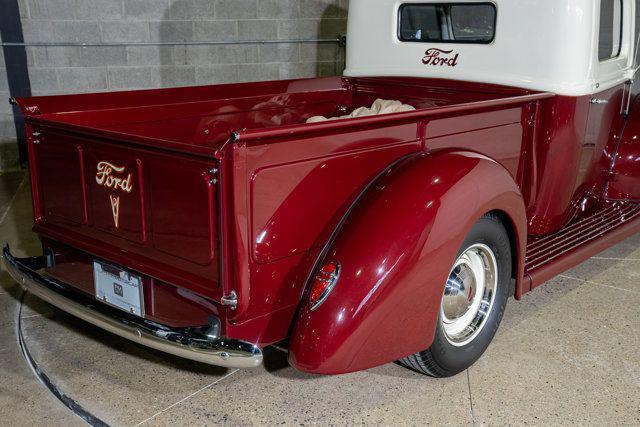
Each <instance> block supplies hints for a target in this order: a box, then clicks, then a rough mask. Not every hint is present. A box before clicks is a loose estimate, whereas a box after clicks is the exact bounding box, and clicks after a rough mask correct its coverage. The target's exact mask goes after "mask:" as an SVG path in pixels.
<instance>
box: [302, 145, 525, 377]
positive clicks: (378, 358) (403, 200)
mask: <svg viewBox="0 0 640 427" xmlns="http://www.w3.org/2000/svg"><path fill="white" fill-rule="evenodd" d="M491 211H500V212H501V213H502V216H503V217H506V218H508V219H509V220H510V221H511V223H512V224H511V225H512V227H511V228H512V230H513V232H514V233H513V234H515V235H516V240H517V242H516V249H517V252H518V254H516V257H517V259H518V268H517V271H518V275H517V277H518V279H519V280H518V283H521V282H522V280H521V279H522V276H523V264H524V263H523V262H522V255H523V254H524V247H525V244H526V215H525V207H524V202H523V200H522V195H521V194H520V191H519V189H518V186H517V185H516V183H515V182H514V180H513V178H512V177H511V175H510V174H509V173H508V172H507V170H506V169H505V168H504V167H502V166H501V165H500V164H498V163H497V162H495V161H494V160H491V159H489V158H487V157H485V156H483V155H480V154H477V153H472V152H466V151H451V150H442V151H437V152H432V153H429V154H422V155H418V156H414V157H410V158H407V159H405V160H404V161H401V162H399V163H398V164H396V165H394V166H393V167H392V168H391V169H389V171H388V172H387V173H385V174H383V175H382V176H381V177H379V178H378V180H377V181H376V183H375V184H374V185H372V186H371V187H369V189H368V190H367V191H366V193H365V194H364V195H363V196H362V197H361V198H360V199H359V202H358V204H357V206H355V207H354V209H353V210H352V211H351V213H350V214H349V215H348V218H346V221H345V222H344V224H343V226H342V228H341V229H340V231H339V232H338V233H337V235H336V238H335V240H334V241H333V244H332V245H331V247H330V249H329V251H328V252H327V253H326V257H325V258H324V259H325V260H326V261H330V260H335V261H338V262H339V263H340V265H341V269H340V277H339V279H338V282H337V284H336V285H335V288H334V289H333V291H332V292H331V294H330V295H329V297H328V298H327V299H326V300H325V301H324V303H322V305H320V306H319V307H318V308H317V309H316V310H314V311H310V310H309V307H308V304H307V302H306V298H305V301H304V302H303V306H302V307H301V310H300V313H299V315H298V319H297V321H296V324H295V326H294V328H293V333H292V335H291V342H290V352H289V360H290V362H291V363H292V364H293V365H294V366H295V367H296V368H298V369H300V370H303V371H307V372H315V373H322V374H337V373H345V372H351V371H357V370H362V369H367V368H370V367H373V366H377V365H380V364H384V363H388V362H391V361H394V360H397V359H400V358H402V357H405V356H407V355H409V354H412V353H415V352H417V351H421V350H424V349H426V348H428V347H429V346H430V345H431V342H432V341H433V336H434V331H435V326H436V322H437V319H438V312H439V307H440V300H441V296H442V293H443V290H444V284H445V282H446V279H447V277H448V275H449V271H450V268H451V266H452V265H453V262H454V259H455V256H456V254H457V252H458V250H459V249H460V246H461V244H462V242H463V241H464V238H465V237H466V235H467V234H468V232H469V230H470V229H471V227H472V226H473V224H474V223H475V222H476V221H477V220H478V219H479V218H480V217H481V216H482V215H484V214H485V213H488V212H491Z"/></svg>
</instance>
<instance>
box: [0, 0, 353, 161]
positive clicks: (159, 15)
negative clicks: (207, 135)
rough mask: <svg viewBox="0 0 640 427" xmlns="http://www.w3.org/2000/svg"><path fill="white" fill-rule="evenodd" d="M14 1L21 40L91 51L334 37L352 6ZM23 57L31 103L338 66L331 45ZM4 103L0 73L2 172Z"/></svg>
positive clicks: (299, 0)
mask: <svg viewBox="0 0 640 427" xmlns="http://www.w3.org/2000/svg"><path fill="white" fill-rule="evenodd" d="M19 3H20V14H21V19H22V26H23V31H24V37H25V42H92V43H102V42H184V41H203V40H206V41H212V40H220V41H236V40H276V39H277V40H289V39H316V38H335V37H337V36H338V35H339V34H344V33H345V32H346V16H347V7H348V0H20V2H19ZM0 55H1V51H0ZM27 56H28V63H29V77H30V79H31V88H32V92H33V94H34V95H49V94H59V93H71V92H76V93H77V92H96V91H106V90H126V89H143V88H156V87H172V86H183V85H197V84H198V85H199V84H215V83H226V82H246V81H257V80H275V79H287V78H298V77H313V76H326V75H337V74H340V73H341V72H342V69H343V68H344V52H343V49H342V48H340V47H338V46H337V45H335V44H299V43H293V44H248V45H224V46H180V45H177V46H108V47H104V46H103V47H68V46H66V47H29V48H27ZM0 66H2V67H4V62H0ZM7 97H8V89H7V84H6V75H5V73H4V70H1V69H0V142H4V144H0V156H1V157H0V168H2V167H5V168H6V167H7V166H8V165H10V164H11V163H12V162H15V158H16V156H15V155H14V154H11V152H12V150H13V148H12V147H13V146H15V143H13V142H9V144H7V142H8V141H11V140H12V139H13V138H15V133H14V129H13V121H12V118H11V111H10V108H9V106H8V105H6V104H7V103H6V102H5V101H4V100H6V99H7ZM9 145H11V148H10V147H9ZM3 146H5V149H4V150H3ZM0 170H1V169H0Z"/></svg>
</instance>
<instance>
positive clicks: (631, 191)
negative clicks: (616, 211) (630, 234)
mask: <svg viewBox="0 0 640 427" xmlns="http://www.w3.org/2000/svg"><path fill="white" fill-rule="evenodd" d="M608 154H610V156H607V157H606V158H605V159H603V160H605V161H606V163H605V165H604V167H606V168H607V169H606V170H608V169H609V168H612V174H611V175H610V179H611V180H610V182H609V183H608V186H607V188H606V197H607V198H608V199H610V200H635V201H640V98H636V99H635V102H634V103H633V105H632V109H631V111H630V114H629V119H628V121H627V125H626V127H625V129H624V133H623V134H622V136H621V138H620V142H619V144H615V145H614V146H613V148H612V149H611V150H608ZM612 158H613V161H612Z"/></svg>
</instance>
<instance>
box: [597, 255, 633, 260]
mask: <svg viewBox="0 0 640 427" xmlns="http://www.w3.org/2000/svg"><path fill="white" fill-rule="evenodd" d="M591 259H595V260H601V261H602V260H604V261H640V258H607V257H599V256H593V257H591Z"/></svg>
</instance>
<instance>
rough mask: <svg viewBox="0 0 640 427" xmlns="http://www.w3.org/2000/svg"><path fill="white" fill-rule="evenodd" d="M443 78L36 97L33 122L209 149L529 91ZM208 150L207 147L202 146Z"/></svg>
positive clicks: (315, 81)
mask: <svg viewBox="0 0 640 427" xmlns="http://www.w3.org/2000/svg"><path fill="white" fill-rule="evenodd" d="M447 83H448V82H446V81H438V80H426V79H406V78H405V79H391V78H379V79H376V78H366V79H365V78H361V79H347V78H338V77H334V78H318V79H303V80H291V81H276V82H262V83H246V84H229V85H218V86H204V87H195V88H177V89H159V90H146V91H132V92H120V93H100V94H82V95H65V96H56V97H33V98H29V101H28V103H26V104H25V107H26V108H27V109H32V110H33V112H34V114H33V115H30V118H31V119H32V121H33V122H34V123H39V124H41V125H46V126H53V127H56V128H60V129H66V130H70V131H74V132H81V133H84V134H87V135H95V136H102V137H109V138H114V139H117V140H120V141H126V142H130V143H138V144H143V145H152V146H156V147H161V148H167V149H173V150H179V151H186V152H190V153H199V154H203V153H207V152H208V153H210V152H211V150H210V148H215V147H218V146H219V145H220V144H222V143H224V142H225V141H226V140H227V139H228V138H229V135H230V134H231V133H232V132H236V131H243V130H257V129H263V130H269V129H273V128H277V127H283V126H292V125H300V124H304V123H305V121H306V119H308V118H309V117H312V116H317V115H322V116H336V115H344V114H346V113H349V112H351V111H352V110H354V109H356V108H358V107H363V106H367V107H368V106H371V104H372V103H373V101H374V100H375V99H376V98H386V99H397V100H400V101H402V102H404V103H407V104H410V105H412V106H414V107H415V108H416V109H419V110H422V109H432V108H434V107H443V106H451V105H460V104H468V103H473V102H478V101H488V100H496V99H501V98H508V97H514V96H519V95H526V94H529V93H530V92H528V91H525V90H520V89H513V88H504V87H499V86H492V85H481V84H475V85H474V89H473V90H468V87H467V90H460V91H458V90H455V89H454V88H452V87H451V86H450V85H449V84H447ZM201 147H202V148H205V149H204V150H202V149H201Z"/></svg>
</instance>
